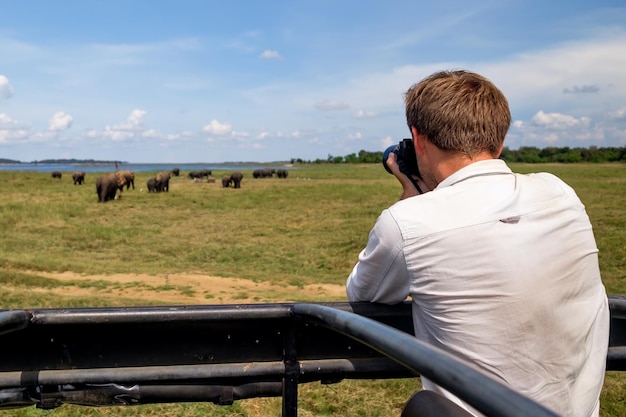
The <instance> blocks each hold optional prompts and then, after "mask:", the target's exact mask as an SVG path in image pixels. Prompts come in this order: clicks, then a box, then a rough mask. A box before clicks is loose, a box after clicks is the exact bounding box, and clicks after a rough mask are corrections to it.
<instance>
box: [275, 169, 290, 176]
mask: <svg viewBox="0 0 626 417" xmlns="http://www.w3.org/2000/svg"><path fill="white" fill-rule="evenodd" d="M287 175H289V171H287V170H286V169H277V170H276V178H287Z"/></svg>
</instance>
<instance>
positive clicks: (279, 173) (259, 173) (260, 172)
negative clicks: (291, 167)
mask: <svg viewBox="0 0 626 417" xmlns="http://www.w3.org/2000/svg"><path fill="white" fill-rule="evenodd" d="M287 173H288V171H287V170H286V169H273V168H261V169H255V170H254V171H252V176H253V177H254V178H268V177H269V178H272V177H273V176H274V175H276V178H287V175H288V174H287Z"/></svg>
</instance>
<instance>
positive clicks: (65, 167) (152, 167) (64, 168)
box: [0, 163, 293, 174]
mask: <svg viewBox="0 0 626 417" xmlns="http://www.w3.org/2000/svg"><path fill="white" fill-rule="evenodd" d="M174 168H180V172H181V174H182V173H185V172H189V171H199V170H201V169H210V170H212V171H238V170H255V169H260V168H275V169H279V168H283V169H293V168H291V167H285V166H284V165H283V164H281V163H276V164H275V165H272V164H258V165H255V164H253V163H221V164H215V163H206V164H203V163H195V164H133V163H125V164H119V169H128V170H131V171H135V172H141V171H172V169H174ZM0 171H38V172H52V171H61V172H74V171H85V172H113V171H115V165H112V164H95V163H92V164H30V163H22V164H0Z"/></svg>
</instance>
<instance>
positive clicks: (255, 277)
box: [0, 164, 626, 417]
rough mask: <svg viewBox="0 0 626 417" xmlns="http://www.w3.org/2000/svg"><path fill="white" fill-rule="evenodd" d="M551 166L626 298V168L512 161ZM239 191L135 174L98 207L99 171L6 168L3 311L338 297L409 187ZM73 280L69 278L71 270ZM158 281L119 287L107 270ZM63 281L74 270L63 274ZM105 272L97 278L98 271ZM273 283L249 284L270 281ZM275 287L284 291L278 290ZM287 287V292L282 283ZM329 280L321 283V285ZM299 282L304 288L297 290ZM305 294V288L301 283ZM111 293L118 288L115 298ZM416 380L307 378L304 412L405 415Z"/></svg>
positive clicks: (308, 183) (249, 405)
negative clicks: (373, 232) (229, 282)
mask: <svg viewBox="0 0 626 417" xmlns="http://www.w3.org/2000/svg"><path fill="white" fill-rule="evenodd" d="M513 168H514V170H516V171H518V172H536V171H548V172H552V173H554V174H556V175H558V176H560V177H561V178H563V179H564V180H566V181H567V182H568V183H569V184H570V185H572V187H574V189H575V190H576V191H577V192H578V194H579V196H580V197H581V199H582V200H583V202H584V203H585V205H586V207H587V210H588V213H589V216H590V218H591V221H592V223H593V225H594V230H595V234H596V238H597V243H598V247H599V249H600V263H601V270H602V276H603V280H604V283H605V286H606V288H607V292H608V293H609V294H623V293H626V280H625V278H626V208H625V207H626V193H624V190H626V166H625V165H623V164H593V165H592V164H572V165H557V164H550V165H548V164H545V165H537V164H533V165H523V164H515V165H513ZM242 172H243V173H244V178H243V182H242V186H241V188H240V189H233V188H228V189H225V188H222V186H221V183H220V178H221V176H222V175H223V174H229V173H230V172H214V173H213V176H214V177H216V178H217V181H216V182H215V183H209V182H206V181H203V182H194V181H191V180H189V179H187V178H186V172H182V173H181V176H180V177H174V178H172V180H171V182H170V191H169V192H168V193H159V194H154V193H148V192H146V186H145V184H146V181H147V179H148V178H150V177H152V176H154V174H155V172H137V179H136V183H135V186H136V188H135V189H134V190H133V189H130V190H124V192H123V194H122V195H123V197H122V198H121V199H120V200H115V201H111V202H107V203H104V204H100V203H98V202H97V197H96V194H95V185H94V184H95V179H96V177H97V176H98V174H96V173H88V174H87V178H86V184H85V185H81V186H79V185H73V183H72V181H71V172H63V177H62V179H61V180H56V179H53V178H51V177H50V174H49V173H37V172H14V171H13V172H12V171H0V196H1V197H0V293H1V294H2V297H1V299H0V308H30V307H33V308H34V307H85V306H128V305H147V304H153V305H154V304H163V303H164V300H167V302H171V303H175V304H180V303H188V302H189V300H190V299H192V297H195V298H193V299H198V297H200V299H202V300H205V302H206V303H221V302H231V301H234V302H281V301H342V300H345V298H344V296H343V294H342V293H337V292H328V291H325V288H326V287H325V286H329V287H332V286H334V287H337V286H343V284H344V283H345V279H346V277H347V275H348V273H349V272H350V270H351V268H352V266H353V264H354V262H355V260H356V256H357V254H358V252H359V251H360V250H361V249H362V248H363V246H364V245H365V243H366V241H367V236H368V232H369V230H370V228H371V227H372V225H373V223H374V221H375V219H376V217H377V216H378V215H379V214H380V212H381V210H382V209H384V208H385V207H388V206H389V205H391V204H392V203H393V202H394V201H396V199H397V197H398V196H399V194H400V189H399V185H398V184H397V183H396V181H395V179H394V178H393V177H392V176H391V175H389V174H387V173H386V172H385V170H384V169H382V167H381V166H379V165H374V164H371V165H343V164H342V165H301V166H296V167H294V168H293V169H292V170H290V172H289V177H288V178H287V179H277V178H271V179H270V178H264V179H254V178H252V172H251V171H246V170H243V171H242ZM67 274H70V277H71V278H70V279H68V278H67ZM181 274H193V275H196V276H198V277H200V278H201V277H203V276H206V277H209V276H211V277H222V278H226V279H229V278H237V279H242V280H243V281H241V282H244V283H249V284H248V285H245V284H244V285H240V286H239V287H238V288H239V289H237V290H235V292H234V293H231V294H229V295H228V297H227V296H226V294H225V293H224V292H223V290H220V289H218V288H215V289H213V290H212V289H210V288H209V289H207V288H206V287H204V288H203V287H201V286H195V285H190V284H189V282H177V281H176V277H178V276H180V275H181ZM119 275H124V276H131V277H132V276H135V275H137V276H153V277H157V278H159V279H160V281H159V282H160V284H158V285H155V284H146V281H141V280H139V279H137V280H133V279H131V280H130V281H128V280H126V281H123V283H120V281H115V280H110V279H106V278H107V277H110V276H119ZM61 276H65V278H64V279H61V278H60V277H61ZM94 277H98V278H94ZM266 286H270V287H269V288H270V289H269V290H267V291H262V290H258V291H253V290H252V289H253V288H257V287H260V288H266ZM271 286H274V287H271ZM276 287H285V288H290V290H289V291H287V292H281V291H275V290H272V288H276ZM316 287H319V291H317V292H316V291H314V290H313V291H312V290H311V288H313V289H315V288H316ZM299 289H300V290H301V291H299ZM305 289H306V291H305ZM112 295H113V296H112ZM417 386H418V381H417V380H414V379H411V380H401V381H396V380H391V381H344V382H341V383H339V384H334V385H331V386H319V385H307V384H305V385H303V386H302V387H301V390H300V396H299V398H300V400H299V415H300V416H305V417H306V416H340V415H341V416H344V415H361V416H383V415H399V414H400V410H401V407H402V405H403V404H404V402H405V401H406V399H407V398H408V396H409V395H410V393H412V392H413V391H414V390H415V389H416V388H417ZM625 398H626V376H624V375H622V374H619V373H607V380H606V383H605V389H604V392H603V398H602V401H603V402H602V412H601V415H602V416H603V417H618V416H624V415H626V404H625ZM41 415H46V416H49V415H52V416H55V417H56V416H60V417H66V416H72V415H84V416H140V415H141V416H150V415H155V416H156V415H158V416H200V415H202V416H209V415H210V416H245V417H257V416H270V415H272V416H279V415H280V399H273V398H272V399H259V400H246V401H242V402H237V403H235V404H234V405H232V406H228V407H224V406H214V405H212V404H195V403H194V404H164V405H154V406H153V405H151V406H138V407H122V408H115V407H109V408H85V407H83V408H79V407H73V406H67V405H66V406H63V407H61V408H59V409H56V410H53V411H41V410H37V409H35V408H33V407H29V408H25V409H14V410H4V411H0V416H28V417H30V416H41Z"/></svg>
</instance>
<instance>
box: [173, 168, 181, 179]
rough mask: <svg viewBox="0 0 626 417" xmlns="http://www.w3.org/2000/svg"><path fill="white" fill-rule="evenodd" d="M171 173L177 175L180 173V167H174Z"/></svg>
mask: <svg viewBox="0 0 626 417" xmlns="http://www.w3.org/2000/svg"><path fill="white" fill-rule="evenodd" d="M172 175H173V176H175V177H178V176H179V175H180V168H178V167H176V168H173V169H172Z"/></svg>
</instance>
